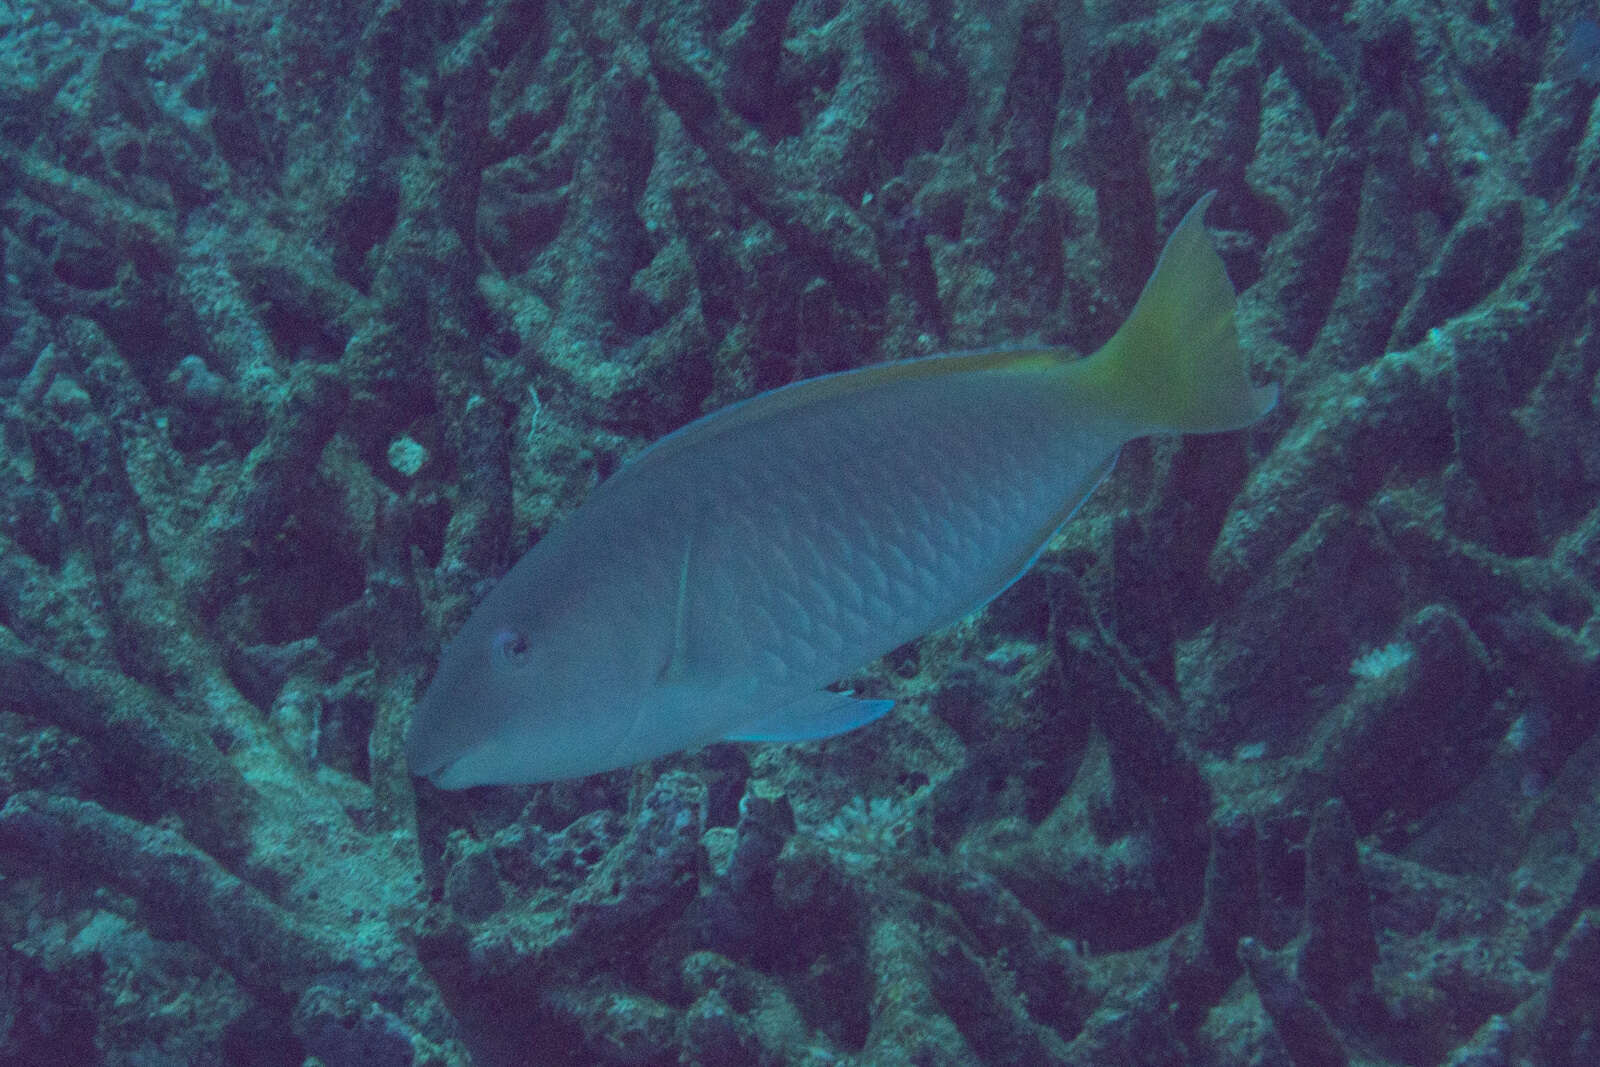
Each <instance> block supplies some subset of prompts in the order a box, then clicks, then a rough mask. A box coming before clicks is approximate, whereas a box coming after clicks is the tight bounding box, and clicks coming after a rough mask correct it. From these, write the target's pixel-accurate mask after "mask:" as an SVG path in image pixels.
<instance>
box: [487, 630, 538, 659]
mask: <svg viewBox="0 0 1600 1067" xmlns="http://www.w3.org/2000/svg"><path fill="white" fill-rule="evenodd" d="M494 654H495V658H496V659H497V660H499V661H500V662H502V663H506V664H508V665H510V666H512V667H524V666H527V664H528V662H529V661H530V660H532V658H533V642H532V641H530V640H529V639H528V635H527V634H526V633H524V632H523V631H521V630H516V629H513V628H511V627H509V626H503V627H501V628H500V629H499V630H496V631H495V635H494Z"/></svg>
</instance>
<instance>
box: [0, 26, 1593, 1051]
mask: <svg viewBox="0 0 1600 1067" xmlns="http://www.w3.org/2000/svg"><path fill="white" fill-rule="evenodd" d="M1580 7H1581V5H1579V4H1577V3H1575V2H1571V0H1552V2H1547V3H1545V4H1543V5H1536V4H1529V3H1505V2H1499V0H1487V2H1484V3H1479V4H1474V5H1451V4H1435V5H1423V4H1411V3H1402V4H1380V3H1376V2H1373V0H1348V2H1340V3H1330V4H1321V5H1319V4H1311V3H1304V2H1291V0H1258V2H1256V3H1252V4H1248V5H1230V4H1218V3H1208V2H1205V0H1174V2H1169V3H1159V4H1157V3H1148V4H1110V3H1103V2H1090V0H1082V2H1072V3H1061V4H1057V3H1046V2H1041V0H1015V2H1014V3H1008V4H982V3H978V2H977V0H704V2H690V0H635V2H630V3H567V2H563V0H548V2H545V0H472V2H466V3H459V4H427V3H416V2H409V0H396V2H391V3H367V2H359V0H358V2H354V3H349V4H336V5H327V4H316V3H308V2H306V0H282V2H280V3H275V4H249V5H244V4H197V3H189V2H185V0H157V2H153V3H145V4H137V5H132V4H130V5H119V4H111V3H105V2H100V0H96V2H84V0H38V2H35V0H21V2H17V3H12V4H8V5H6V6H5V7H4V8H3V9H0V42H3V47H0V268H3V269H0V930H3V931H4V933H5V936H4V938H3V939H0V946H3V947H0V1061H3V1062H8V1063H10V1062H14V1063H106V1064H115V1065H125V1064H126V1065H132V1064H152V1063H220V1062H226V1063H237V1064H261V1065H275V1064H301V1063H306V1062H319V1063H322V1064H325V1065H330V1067H338V1065H344V1064H361V1065H372V1064H380V1065H381V1064H396V1065H405V1064H415V1065H423V1064H464V1063H480V1064H502V1063H503V1064H523V1063H539V1064H546V1065H551V1067H562V1065H574V1067H577V1065H596V1064H605V1065H610V1064H617V1065H621V1064H629V1065H654V1064H662V1065H665V1064H679V1063H682V1064H702V1065H708V1067H709V1065H716V1064H729V1065H732V1064H740V1065H744V1064H763V1065H791V1064H792V1065H801V1064H805V1065H817V1067H820V1065H823V1064H862V1065H868V1064H871V1065H894V1064H907V1065H910V1064H918V1065H937V1064H950V1065H957V1064H959V1065H963V1067H965V1065H971V1064H1017V1063H1026V1064H1084V1065H1103V1064H1108V1063H1143V1064H1198V1065H1206V1064H1218V1065H1220V1064H1248V1063H1295V1064H1299V1065H1301V1067H1308V1065H1312V1064H1323V1063H1329V1064H1339V1063H1347V1062H1353V1061H1361V1062H1369V1063H1394V1064H1400V1063H1406V1064H1410V1063H1451V1064H1456V1065H1468V1064H1491V1063H1506V1062H1529V1063H1534V1064H1550V1065H1553V1067H1560V1065H1568V1064H1570V1065H1578V1064H1585V1063H1591V1062H1595V1060H1596V1057H1597V1055H1600V996H1597V993H1596V990H1600V791H1597V789H1596V786H1595V783H1596V782H1597V781H1600V621H1597V620H1600V596H1597V592H1596V589H1597V586H1600V412H1597V410H1596V409H1597V405H1600V389H1597V385H1596V383H1597V380H1600V379H1597V374H1600V301H1597V300H1596V298H1595V295H1596V286H1597V283H1600V110H1597V105H1596V101H1597V94H1600V86H1597V85H1596V84H1594V79H1593V78H1592V77H1591V64H1590V59H1591V58H1592V57H1590V56H1588V54H1587V52H1586V51H1585V49H1592V47H1593V44H1592V38H1593V30H1592V27H1593V24H1592V23H1587V22H1584V21H1582V20H1581V18H1580V16H1581V15H1582V11H1581V10H1580ZM1586 42H1588V43H1586ZM1212 188H1215V189H1217V190H1218V191H1219V195H1218V197H1217V199H1216V201H1215V204H1214V206H1213V207H1212V209H1211V212H1210V216H1209V219H1208V222H1209V224H1210V226H1211V228H1212V230H1213V232H1214V234H1215V235H1216V239H1217V242H1218V244H1219V247H1220V248H1221V250H1222V253H1223V256H1224V259H1225V260H1226V262H1227V265H1228V267H1229V271H1230V274H1231V275H1232V277H1233V279H1234V281H1235V283H1236V284H1237V286H1238V288H1239V289H1240V291H1241V298H1240V308H1239V325H1240V332H1241V337H1242V339H1243V341H1244V343H1245V346H1246V348H1247V349H1248V350H1249V351H1250V352H1251V353H1252V358H1253V361H1254V366H1255V372H1256V373H1257V374H1258V376H1259V377H1260V378H1261V380H1269V379H1270V380H1275V381H1278V382H1280V383H1281V384H1282V397H1283V399H1282V402H1281V404H1280V406H1279V408H1278V409H1277V410H1276V411H1275V412H1274V413H1273V414H1272V415H1271V416H1270V417H1269V418H1268V419H1266V420H1265V421H1264V422H1263V423H1261V424H1260V425H1258V426H1256V427H1254V428H1252V429H1251V430H1250V431H1248V432H1244V433H1239V434H1232V435H1225V436H1221V437H1215V438H1194V439H1185V440H1157V441H1149V440H1146V441H1141V442H1137V443H1135V444H1134V445H1132V446H1130V447H1129V448H1128V449H1127V450H1126V451H1125V453H1124V456H1123V458H1122V460H1121V462H1120V464H1119V468H1118V472H1117V473H1116V475H1115V476H1114V477H1113V478H1111V479H1110V480H1109V481H1108V482H1107V483H1106V485H1105V486H1103V487H1102V488H1101V490H1099V492H1098V493H1097V495H1096V496H1095V497H1094V498H1092V499H1091V501H1090V502H1089V504H1088V505H1087V506H1086V507H1085V508H1084V509H1083V511H1082V513H1081V514H1080V515H1079V516H1078V517H1077V518H1076V519H1075V520H1074V522H1073V523H1071V524H1070V525H1069V526H1068V527H1067V528H1066V529H1065V530H1064V531H1063V532H1062V534H1061V535H1060V536H1059V537H1058V538H1057V539H1056V540H1055V542H1054V543H1053V544H1052V545H1051V546H1050V547H1049V549H1048V551H1047V552H1046V553H1045V554H1044V555H1043V557H1042V558H1041V560H1040V561H1039V563H1038V565H1037V566H1036V567H1035V569H1034V570H1033V571H1032V572H1031V573H1030V574H1029V575H1028V576H1027V577H1026V578H1025V579H1024V580H1022V581H1020V582H1019V583H1017V584H1016V585H1015V586H1014V587H1012V588H1011V589H1010V590H1009V591H1008V592H1007V593H1006V594H1005V595H1004V596H1003V597H1001V598H1000V599H999V600H998V601H997V602H996V603H995V604H993V605H991V606H990V608H989V609H987V610H986V611H985V612H983V613H981V614H980V615H978V616H975V617H973V618H971V619H968V620H965V621H963V622H962V623H960V624H958V625H956V626H953V627H951V628H949V629H947V630H945V631H942V632H939V633H936V634H932V635H929V636H928V637H926V638H924V639H923V640H920V641H918V642H916V643H914V644H912V645H910V646H907V647H905V648H902V649H900V650H898V651H896V652H895V653H894V654H893V655H891V656H889V657H887V658H886V659H885V660H883V661H882V662H880V663H879V664H877V665H875V666H874V667H873V668H871V669H870V670H868V671H867V672H865V673H864V674H863V676H862V677H859V678H854V679H847V680H844V681H846V682H847V683H848V684H850V685H852V686H854V687H855V688H857V689H858V690H861V691H863V692H865V693H868V694H870V695H872V696H875V697H877V696H883V697H892V698H893V699H895V700H896V701H897V705H898V706H897V710H896V712H895V713H894V714H893V715H891V716H889V717H888V718H886V719H885V720H883V721H881V722H879V723H877V724H875V725H873V726H872V727H870V728H867V729H864V730H861V731H858V732H856V733H852V734H849V735H846V736H843V737H840V738H837V739H833V740H830V741H827V742H825V743H819V744H805V745H792V746H736V745H716V746H711V747H710V748H708V749H706V750H704V751H701V752H696V753H686V754H680V755H677V756H673V757H670V758H667V759H663V760H660V761H657V763H656V764H654V765H652V766H648V767H641V768H636V769H633V770H630V771H621V772H615V773H611V774H607V775H601V776H596V777H593V778H590V779H585V780H582V781H577V782H566V783H559V784H555V785H549V786H540V787H530V788H517V789H488V790H473V791H468V792H466V793H462V794H445V793H440V792H437V791H435V790H432V789H431V788H429V787H428V786H427V785H426V784H425V783H421V782H416V781H413V780H412V779H411V778H410V777H409V776H408V774H407V772H406V768H405V765H404V759H403V755H402V751H401V749H402V739H403V737H404V731H405V726H406V722H407V718H408V715H409V713H410V708H411V706H412V703H413V702H414V700H415V699H416V697H417V695H418V693H419V691H420V687H421V684H422V682H423V681H424V680H425V679H426V677H427V675H428V672H429V671H430V670H431V667H432V664H433V662H434V659H435V657H436V655H437V653H438V650H439V647H440V645H441V642H442V641H443V640H445V639H446V638H447V637H448V636H449V635H450V633H451V632H452V630H453V628H454V627H455V626H456V625H458V624H459V622H460V621H461V620H462V618H464V616H465V614H466V613H467V612H468V611H469V610H470V608H471V606H472V604H473V603H474V601H475V599H476V598H477V597H478V596H479V595H481V593H482V592H483V590H484V589H485V588H486V587H487V585H488V583H489V582H491V581H492V580H493V579H494V578H495V577H496V576H497V575H498V574H499V573H500V572H501V571H502V570H503V569H504V568H505V566H506V565H507V564H508V562H509V561H510V560H512V559H514V558H515V557H516V555H517V554H518V553H519V552H520V551H521V550H522V549H523V548H524V547H526V546H527V545H528V544H529V543H530V542H531V541H533V540H534V539H536V538H537V537H538V536H540V535H541V534H542V533H543V532H545V531H546V530H548V529H549V528H550V527H551V526H552V525H553V524H554V523H556V522H557V521H559V519H560V517H561V515H562V514H563V513H565V512H566V511H568V510H570V509H571V508H572V507H573V506H574V505H575V504H576V503H577V502H579V501H580V500H582V499H583V496H584V494H585V493H586V492H587V491H588V490H589V489H590V488H591V487H592V486H593V485H594V484H595V483H596V482H597V480H598V479H600V478H603V477H605V476H606V475H607V474H609V473H610V472H611V471H612V470H614V469H615V468H616V467H617V466H618V465H619V464H620V463H622V462H624V461H625V460H626V458H627V457H628V456H629V455H630V454H631V453H632V452H634V451H636V450H637V449H638V448H640V447H642V446H643V445H645V444H647V443H648V442H649V441H650V440H652V439H653V438H655V437H657V436H659V435H660V434H663V433H665V432H668V431H670V430H672V429H674V428H676V427H678V426H680V425H682V424H684V423H685V422H687V421H689V420H690V419H692V418H694V417H695V416H697V415H699V414H701V413H703V412H705V411H707V410H710V409H712V408H714V407H716V406H718V405H720V404H723V403H726V402H730V401H733V400H736V399H739V398H741V397H745V396H748V395H750V394H751V393H752V392H754V391H756V390H759V389H762V388H767V387H770V386H774V385H777V384H781V383H784V382H788V381H791V380H793V379H795V378H797V377H802V376H806V375H811V374H817V373H823V372H826V371H830V370H836V369H840V368H844V367H850V366H856V365H859V364H862V363H866V362H872V361H875V360H880V359H891V358H900V357H905V356H910V355H916V354H923V353H928V352H934V351H940V350H948V349H955V348H961V347H974V346H982V345H989V344H996V343H1010V342H1022V343H1048V344H1065V345H1069V346H1072V347H1075V348H1077V349H1080V350H1090V349H1092V348H1093V347H1095V346H1096V345H1098V344H1099V343H1100V342H1101V341H1103V340H1104V339H1105V338H1106V337H1107V336H1108V335H1109V333H1110V331H1111V330H1112V329H1114V328H1115V326H1116V324H1117V323H1118V322H1119V321H1120V318H1121V316H1122V314H1123V313H1125V311H1126V310H1127V308H1128V307H1129V306H1130V304H1131V302H1132V300H1133V298H1134V297H1135V296H1136V295H1137V293H1138V289H1139V286H1140V285H1141V284H1142V281H1143V279H1144V278H1145V276H1146V275H1147V273H1148V271H1149V269H1150V267H1151V265H1152V261H1153V258H1154V256H1155V254H1156V251H1157V249H1159V247H1160V243H1159V242H1160V240H1161V239H1162V237H1163V236H1164V234H1165V233H1166V232H1167V231H1169V230H1170V228H1171V227H1172V225H1173V224H1174V223H1175V222H1176V221H1177V219H1178V218H1179V217H1180V215H1181V213H1182V212H1183V211H1184V210H1185V209H1186V208H1187V207H1188V206H1189V205H1190V204H1192V203H1193V202H1194V200H1195V199H1196V198H1197V197H1198V196H1199V195H1201V194H1202V193H1204V192H1205V191H1206V190H1208V189H1212Z"/></svg>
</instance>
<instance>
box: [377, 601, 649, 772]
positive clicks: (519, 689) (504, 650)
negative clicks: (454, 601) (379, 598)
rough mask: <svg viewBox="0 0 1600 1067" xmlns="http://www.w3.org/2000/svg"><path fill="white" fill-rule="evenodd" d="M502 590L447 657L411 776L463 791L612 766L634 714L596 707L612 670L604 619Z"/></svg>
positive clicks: (421, 719)
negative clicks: (599, 627) (600, 629)
mask: <svg viewBox="0 0 1600 1067" xmlns="http://www.w3.org/2000/svg"><path fill="white" fill-rule="evenodd" d="M505 585H506V583H502V587H504V586H505ZM501 592H502V588H497V589H496V590H494V591H493V592H492V593H491V594H490V596H489V597H488V598H487V599H486V600H485V601H484V603H483V604H482V605H480V606H479V607H478V609H477V610H476V611H475V612H473V614H472V615H471V617H469V618H468V619H467V622H466V624H465V625H463V626H462V628H461V632H460V633H459V634H457V635H456V637H455V639H454V640H453V641H451V642H450V644H449V646H448V647H447V648H446V649H445V651H444V653H443V655H441V656H440V658H439V666H438V669H437V671H435V673H434V676H433V680H432V681H431V682H430V683H429V685H428V688H427V691H426V692H425V693H424V694H423V697H422V700H421V701H420V702H419V703H418V705H417V707H416V709H415V711H414V712H413V714H412V719H411V727H410V730H409V732H408V734H407V738H406V759H407V763H408V764H409V765H410V767H411V771H412V773H414V774H417V775H420V776H422V777H425V778H427V779H429V780H430V781H432V782H433V783H434V785H436V786H439V787H440V788H442V789H463V788H466V787H468V786H474V785H518V784H529V783H533V782H547V781H555V780H558V779H562V778H576V777H581V776H583V775H586V774H592V773H595V772H596V771H599V770H604V769H606V767H607V764H606V763H605V759H606V757H607V756H608V755H609V753H610V752H611V751H612V750H613V749H614V748H615V747H616V745H617V744H618V742H620V740H621V736H622V734H623V733H624V732H625V731H626V729H627V726H628V721H627V720H626V719H625V718H624V717H622V716H619V715H616V714H614V713H613V714H607V713H606V712H607V711H608V710H609V709H604V708H600V707H597V706H596V705H595V699H596V697H597V696H603V695H604V694H606V693H607V692H608V687H607V685H606V678H607V675H608V673H610V666H609V664H608V663H607V662H606V660H607V657H606V655H605V649H606V648H607V647H608V646H609V645H610V642H609V641H607V640H605V639H604V637H605V635H604V634H603V633H595V632H594V630H595V629H596V624H597V623H600V624H603V620H597V619H592V618H591V619H588V620H585V619H583V618H572V617H570V616H569V617H566V618H561V619H555V620H551V619H544V620H540V619H536V618H533V617H531V616H530V613H529V612H527V611H526V610H525V609H522V608H520V607H519V605H518V604H517V603H516V598H515V597H511V596H502V595H497V594H500V593H501ZM610 691H613V692H614V690H610Z"/></svg>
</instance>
